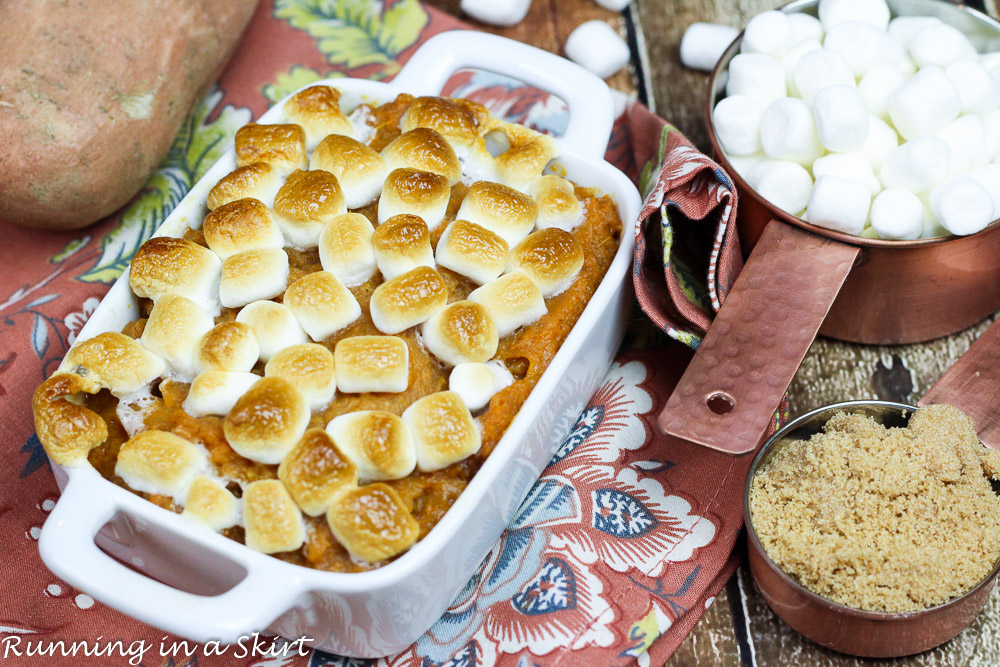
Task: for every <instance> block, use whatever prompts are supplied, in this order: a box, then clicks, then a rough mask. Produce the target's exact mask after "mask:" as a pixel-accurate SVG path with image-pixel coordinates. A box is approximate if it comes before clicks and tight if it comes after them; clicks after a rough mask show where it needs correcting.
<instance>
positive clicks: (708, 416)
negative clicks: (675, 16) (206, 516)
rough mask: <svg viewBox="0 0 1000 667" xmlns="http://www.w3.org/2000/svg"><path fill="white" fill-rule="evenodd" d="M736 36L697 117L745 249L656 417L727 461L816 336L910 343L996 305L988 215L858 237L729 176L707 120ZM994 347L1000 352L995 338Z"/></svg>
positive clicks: (906, 6) (943, 8) (998, 230)
mask: <svg viewBox="0 0 1000 667" xmlns="http://www.w3.org/2000/svg"><path fill="white" fill-rule="evenodd" d="M818 4H819V2H818V0H796V1H795V2H792V3H790V4H788V5H786V6H784V7H783V8H782V10H783V11H786V12H793V11H804V12H807V13H811V14H814V15H815V14H816V11H817V7H818ZM888 4H889V7H890V9H891V10H892V11H893V13H894V15H906V14H910V15H932V16H938V17H939V18H940V19H941V20H942V21H945V22H946V23H950V24H951V25H954V26H955V27H957V28H959V29H961V30H962V31H963V32H965V33H966V34H967V35H968V36H969V37H970V39H972V41H973V43H974V44H976V46H977V47H978V48H980V49H983V48H984V47H989V48H996V47H997V46H998V45H1000V23H997V22H996V21H994V20H993V19H991V18H990V17H988V16H986V15H985V14H982V13H980V12H977V11H975V10H973V9H969V8H968V7H965V6H961V5H955V4H952V3H950V2H945V1H943V0H888ZM741 39H742V36H741V37H738V38H737V39H736V40H735V41H734V42H733V43H732V44H731V45H730V46H729V48H728V49H727V51H726V53H725V54H724V55H723V57H722V59H721V60H720V61H719V64H718V65H717V67H716V69H715V71H714V72H713V73H712V76H711V78H710V81H709V89H708V96H707V99H706V104H705V116H706V121H707V124H708V134H709V137H710V139H711V142H712V147H713V150H714V151H715V153H716V156H717V158H718V159H719V161H720V163H721V164H722V165H723V167H724V168H725V169H726V170H727V172H728V173H729V174H730V175H731V176H732V178H733V180H734V181H735V183H736V186H737V188H738V190H739V194H740V204H739V211H738V217H737V225H738V230H739V236H740V242H741V244H742V247H743V248H744V251H749V250H751V249H752V250H753V252H752V253H751V254H750V256H749V258H748V259H747V262H746V265H745V266H744V268H743V270H742V272H741V273H740V275H739V278H738V279H737V281H736V283H735V284H734V285H733V288H732V290H731V291H730V293H729V296H728V298H727V299H726V301H725V304H724V305H723V307H722V309H721V310H720V311H719V313H718V316H717V317H716V319H715V322H714V323H713V324H712V326H711V328H710V329H709V331H708V333H707V335H706V336H705V339H704V341H703V342H702V344H701V347H700V348H699V350H698V352H697V354H696V355H695V357H694V359H693V360H692V362H691V364H690V365H689V366H688V368H687V371H686V372H685V374H684V376H683V377H682V378H681V380H680V382H679V383H678V385H677V388H676V389H675V390H674V393H673V394H672V395H671V397H670V399H669V400H668V401H667V405H666V407H665V408H664V409H663V412H662V413H661V415H660V420H659V423H660V427H661V429H663V431H664V432H666V433H668V434H670V435H674V436H677V437H679V438H683V439H685V440H690V441H693V442H696V443H699V444H702V445H704V446H707V447H710V448H712V449H717V450H720V451H724V452H727V453H730V454H744V453H747V452H750V451H753V449H755V448H756V446H757V445H758V444H759V442H760V439H761V436H762V435H763V434H764V433H765V431H766V430H767V427H768V425H769V423H770V419H771V416H772V415H773V414H774V411H775V410H776V409H777V407H778V404H779V403H780V401H781V398H782V396H783V395H784V392H785V390H786V389H787V388H788V385H789V384H790V383H791V380H792V377H793V376H794V375H795V372H796V370H798V367H799V365H800V364H801V362H802V359H803V357H804V356H805V354H806V351H807V350H808V349H809V346H810V345H811V344H812V341H813V340H814V339H815V337H816V334H817V332H818V333H822V334H824V335H826V336H830V337H832V338H837V339H840V340H846V341H851V342H857V343H869V344H899V343H915V342H919V341H924V340H930V339H933V338H937V337H940V336H944V335H947V334H951V333H954V332H956V331H960V330H962V329H964V328H966V327H968V326H971V325H972V324H974V323H976V322H978V321H980V320H982V319H984V318H985V317H987V316H989V315H990V314H991V313H993V312H995V311H996V310H998V309H1000V220H997V221H994V222H992V223H991V224H990V225H989V226H988V227H987V228H986V229H984V230H982V231H980V232H978V233H976V234H973V235H970V236H964V237H946V238H936V239H921V240H917V241H886V240H879V239H867V238H861V237H856V236H850V235H847V234H842V233H840V232H835V231H832V230H829V229H825V228H822V227H818V226H816V225H811V224H809V223H808V222H806V221H804V220H801V219H799V218H796V217H794V216H792V215H790V214H788V213H786V212H784V211H782V210H780V209H778V208H777V207H775V206H773V205H772V204H771V203H769V202H768V201H766V200H765V199H764V198H763V197H761V196H760V195H759V194H757V193H756V192H755V191H754V190H753V189H752V188H751V187H750V186H749V185H748V184H747V183H746V182H745V181H744V180H743V178H742V177H741V176H740V175H739V174H738V173H736V171H735V170H734V169H733V168H732V165H731V164H730V163H729V161H728V160H727V159H726V157H725V156H724V155H723V153H722V150H721V147H720V145H719V141H718V137H717V136H716V134H715V131H714V129H713V127H712V120H711V114H712V110H713V109H714V107H715V102H716V100H717V99H718V98H719V97H720V96H721V94H722V93H723V92H724V88H725V81H726V76H725V75H726V70H727V68H728V65H729V61H730V60H731V59H732V57H733V56H734V55H736V53H738V51H739V45H740V40H741ZM993 338H994V339H995V338H1000V336H994V337H993ZM994 349H995V350H996V351H997V352H995V353H994V356H998V355H1000V342H998V343H997V347H996V348H994ZM984 356H989V355H988V354H986V353H984ZM996 395H997V394H994V396H996ZM951 402H953V403H954V401H951ZM956 405H958V407H960V408H962V409H963V410H965V411H966V412H967V413H968V414H969V415H970V416H972V417H973V418H974V419H976V423H977V424H980V425H981V426H984V427H985V428H986V434H985V435H983V440H984V442H988V440H987V438H990V439H992V442H991V443H990V442H988V444H995V445H997V446H1000V426H997V425H995V424H991V423H989V420H987V419H986V418H985V415H984V414H981V413H982V412H984V411H982V410H977V409H975V407H974V406H968V405H962V404H960V403H959V404H956Z"/></svg>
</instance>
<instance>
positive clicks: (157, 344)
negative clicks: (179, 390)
mask: <svg viewBox="0 0 1000 667" xmlns="http://www.w3.org/2000/svg"><path fill="white" fill-rule="evenodd" d="M214 325H215V322H214V321H213V320H212V317H211V316H210V315H209V314H208V313H206V312H205V311H204V310H202V308H201V306H199V305H198V304H197V303H195V302H194V301H192V300H191V299H185V298H184V297H182V296H177V295H175V294H168V295H165V296H162V297H160V298H159V299H158V300H157V301H156V303H155V304H154V305H153V310H152V311H150V313H149V318H148V319H147V320H146V327H145V328H144V329H143V331H142V336H141V337H140V338H139V342H140V343H141V344H142V346H143V347H144V348H146V349H147V350H149V351H150V352H152V353H153V354H155V355H157V356H159V357H162V358H163V360H164V361H166V362H167V363H168V364H169V365H170V368H171V370H172V371H173V372H174V373H177V374H178V375H181V376H184V377H188V378H190V377H192V376H193V375H194V374H195V370H194V368H195V360H194V354H195V350H196V349H197V347H198V343H199V342H200V341H201V337H202V336H204V335H205V334H206V333H208V331H209V330H210V329H211V328H212V327H213V326H214Z"/></svg>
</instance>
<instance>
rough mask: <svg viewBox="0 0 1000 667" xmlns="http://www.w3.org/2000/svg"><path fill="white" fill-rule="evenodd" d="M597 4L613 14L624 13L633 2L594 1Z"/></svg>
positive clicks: (617, 0) (629, 0)
mask: <svg viewBox="0 0 1000 667" xmlns="http://www.w3.org/2000/svg"><path fill="white" fill-rule="evenodd" d="M594 2H596V3H597V4H599V5H600V6H601V7H604V8H605V9H610V10H611V11H613V12H623V11H625V8H626V7H628V6H629V5H631V4H632V0H594Z"/></svg>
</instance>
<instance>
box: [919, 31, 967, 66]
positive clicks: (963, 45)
mask: <svg viewBox="0 0 1000 667" xmlns="http://www.w3.org/2000/svg"><path fill="white" fill-rule="evenodd" d="M909 51H910V57H911V58H912V59H913V63H914V64H915V65H916V66H917V67H919V68H921V69H922V68H924V67H927V66H928V65H937V66H939V67H947V66H948V65H950V64H952V63H954V62H957V61H959V60H975V59H976V58H977V57H978V56H979V54H978V53H976V47H974V46H973V45H972V42H970V41H969V38H968V37H966V36H965V33H963V32H962V31H961V30H959V29H958V28H955V27H953V26H950V25H948V24H947V23H941V22H938V23H931V24H928V25H925V26H924V27H923V28H921V29H920V30H918V31H917V32H916V33H914V35H913V38H912V39H911V40H910V43H909Z"/></svg>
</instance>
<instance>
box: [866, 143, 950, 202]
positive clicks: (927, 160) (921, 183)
mask: <svg viewBox="0 0 1000 667" xmlns="http://www.w3.org/2000/svg"><path fill="white" fill-rule="evenodd" d="M950 160H951V149H950V148H948V144H946V143H945V142H944V141H943V140H942V139H939V138H937V137H921V138H920V139H914V140H913V141H907V142H906V143H905V144H903V145H901V146H899V147H898V148H896V149H894V150H893V151H892V152H891V153H889V155H888V156H886V158H885V161H884V162H883V163H882V169H881V170H880V171H879V180H880V181H882V185H884V186H885V187H887V188H902V189H904V190H909V191H910V192H923V191H924V190H926V189H927V188H930V187H933V186H934V185H936V184H938V183H940V182H941V181H943V180H944V179H945V178H946V177H947V176H948V163H949V161H950Z"/></svg>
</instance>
